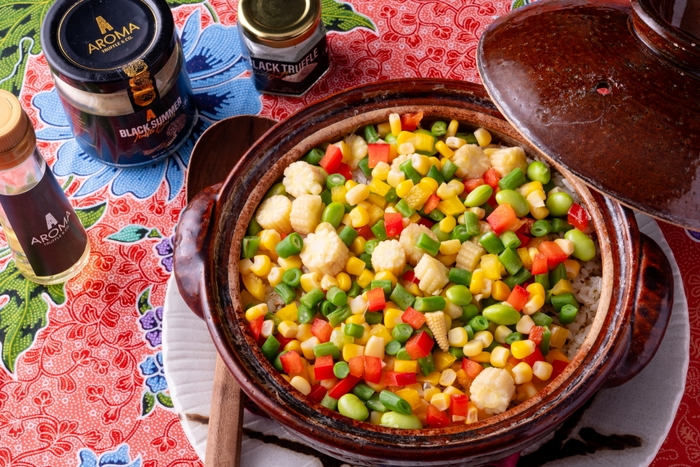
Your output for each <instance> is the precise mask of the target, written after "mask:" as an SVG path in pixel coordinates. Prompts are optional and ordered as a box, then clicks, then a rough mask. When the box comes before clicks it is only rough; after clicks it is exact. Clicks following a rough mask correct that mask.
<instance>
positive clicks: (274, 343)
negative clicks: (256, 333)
mask: <svg viewBox="0 0 700 467" xmlns="http://www.w3.org/2000/svg"><path fill="white" fill-rule="evenodd" d="M281 345H282V344H280V341H278V340H277V339H276V338H275V336H272V335H271V336H269V337H268V338H267V339H266V340H265V343H264V344H263V345H262V346H260V351H261V352H262V353H263V355H264V356H265V358H266V359H268V360H270V361H272V360H273V359H274V358H275V357H276V356H277V351H278V350H279V348H280V346H281Z"/></svg>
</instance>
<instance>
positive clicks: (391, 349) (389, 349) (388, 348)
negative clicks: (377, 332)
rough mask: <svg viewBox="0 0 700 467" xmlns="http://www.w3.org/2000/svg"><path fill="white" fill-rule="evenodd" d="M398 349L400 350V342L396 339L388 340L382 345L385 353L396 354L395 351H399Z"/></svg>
mask: <svg viewBox="0 0 700 467" xmlns="http://www.w3.org/2000/svg"><path fill="white" fill-rule="evenodd" d="M399 350H401V342H399V341H396V340H392V341H389V342H388V343H387V344H386V345H385V346H384V352H385V353H386V354H387V355H396V354H397V353H399Z"/></svg>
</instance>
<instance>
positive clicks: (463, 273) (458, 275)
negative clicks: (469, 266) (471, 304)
mask: <svg viewBox="0 0 700 467" xmlns="http://www.w3.org/2000/svg"><path fill="white" fill-rule="evenodd" d="M447 277H448V278H449V279H450V282H454V283H455V284H460V285H466V286H467V287H469V284H471V282H472V273H471V271H467V270H466V269H460V268H452V269H450V272H449V273H448V276H447Z"/></svg>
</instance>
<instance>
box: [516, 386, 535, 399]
mask: <svg viewBox="0 0 700 467" xmlns="http://www.w3.org/2000/svg"><path fill="white" fill-rule="evenodd" d="M538 392H539V391H538V390H537V388H536V387H535V385H534V384H532V381H529V382H527V383H524V384H521V385H520V386H518V388H517V392H516V394H517V396H516V400H517V401H518V402H525V401H526V400H528V399H531V398H533V397H535V396H536V395H537V393H538Z"/></svg>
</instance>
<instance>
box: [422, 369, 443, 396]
mask: <svg viewBox="0 0 700 467" xmlns="http://www.w3.org/2000/svg"><path fill="white" fill-rule="evenodd" d="M435 374H436V375H437V376H438V377H439V376H440V373H435ZM440 393H441V391H440V389H439V388H436V387H435V386H431V387H429V388H428V389H425V390H424V391H423V400H425V401H427V402H428V403H429V402H430V399H432V398H433V396H434V395H435V394H440Z"/></svg>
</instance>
